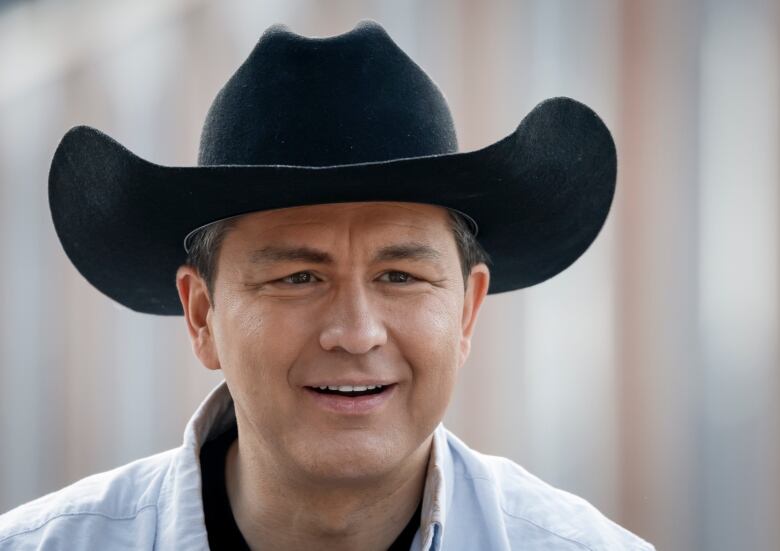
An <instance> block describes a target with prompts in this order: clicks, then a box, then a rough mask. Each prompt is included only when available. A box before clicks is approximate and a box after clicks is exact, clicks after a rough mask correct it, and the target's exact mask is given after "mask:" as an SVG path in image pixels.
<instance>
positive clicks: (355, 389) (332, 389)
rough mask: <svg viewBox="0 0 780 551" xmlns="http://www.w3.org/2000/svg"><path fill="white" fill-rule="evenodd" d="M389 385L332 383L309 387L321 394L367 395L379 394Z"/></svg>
mask: <svg viewBox="0 0 780 551" xmlns="http://www.w3.org/2000/svg"><path fill="white" fill-rule="evenodd" d="M387 386H389V385H365V386H363V385H354V386H353V385H338V386H336V385H333V386H317V387H310V388H313V389H314V390H315V391H316V392H320V393H322V394H336V395H339V396H367V395H370V394H379V393H380V392H382V391H383V390H384V389H385V388H386V387H387Z"/></svg>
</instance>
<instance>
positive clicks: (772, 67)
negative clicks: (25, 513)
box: [0, 0, 780, 550]
mask: <svg viewBox="0 0 780 551" xmlns="http://www.w3.org/2000/svg"><path fill="white" fill-rule="evenodd" d="M364 18H371V19H376V20H377V21H379V22H381V23H382V24H383V25H384V26H385V28H386V29H387V30H388V31H389V33H390V34H391V36H393V38H394V39H395V40H396V41H397V42H398V44H399V45H400V46H401V47H402V48H403V49H404V50H405V51H406V52H407V53H408V54H409V55H411V57H412V58H413V59H415V60H416V61H417V62H418V63H419V64H420V65H421V66H422V67H423V68H424V69H425V70H426V71H427V72H428V73H429V74H430V75H431V77H432V78H433V79H434V80H435V81H436V82H437V83H438V84H439V86H440V87H441V88H442V90H443V91H444V93H445V95H446V97H447V99H448V101H449V103H450V107H451V109H452V112H453V115H454V118H455V122H456V127H457V130H458V135H459V139H460V144H461V149H462V150H471V149H477V148H480V147H482V146H485V145H488V144H491V143H493V142H494V141H496V140H498V139H500V138H502V137H503V136H505V135H506V134H509V133H510V132H512V131H513V130H514V128H515V127H516V126H517V124H518V123H519V122H520V121H521V119H522V118H523V116H524V115H525V114H526V113H527V112H528V111H529V110H530V109H531V108H533V106H534V105H535V104H536V103H538V102H539V101H541V100H543V99H545V98H547V97H550V96H557V95H566V96H571V97H573V98H576V99H578V100H580V101H583V102H585V103H586V104H588V105H590V106H591V107H593V108H594V109H595V110H596V112H598V113H599V114H600V116H601V117H602V118H603V119H604V120H605V121H606V123H607V125H608V126H609V128H610V129H612V131H613V134H614V137H615V140H616V142H617V148H618V187H617V194H616V197H615V202H614V204H613V209H612V211H611V213H610V216H609V218H608V220H607V223H606V226H605V227H604V230H603V231H602V233H601V234H600V235H599V237H598V239H597V240H596V242H595V243H594V244H593V246H592V247H591V248H590V249H589V250H588V252H587V253H586V254H585V255H584V256H583V257H582V258H580V259H579V260H578V261H577V262H576V263H575V264H574V265H572V267H571V268H569V269H568V270H567V271H565V272H564V273H562V274H561V275H559V276H557V277H555V278H553V279H551V280H549V281H547V282H545V283H542V284H540V285H538V286H536V287H532V288H530V289H526V290H522V291H516V292H512V293H505V294H500V295H495V296H491V297H489V298H488V299H487V302H486V304H485V306H484V308H483V311H482V314H481V317H480V321H479V324H478V326H477V330H476V335H475V340H474V346H473V351H472V355H471V358H470V359H469V361H468V363H467V365H466V368H465V370H464V371H463V372H462V375H461V379H460V380H459V383H458V388H457V392H456V396H455V397H454V400H453V403H452V405H451V408H450V410H449V412H448V415H447V418H446V419H445V423H446V424H447V425H448V426H449V428H450V429H452V430H453V431H454V432H455V433H456V434H458V435H460V436H461V437H462V438H463V439H464V440H465V441H466V442H467V443H468V444H470V445H471V446H472V447H474V448H476V449H478V450H481V451H483V452H487V453H491V454H499V455H505V456H508V457H510V458H512V459H513V460H515V461H517V462H518V463H520V464H521V465H523V466H524V467H525V468H527V469H528V470H530V471H531V472H532V473H534V474H536V475H537V476H539V477H541V478H542V479H544V480H546V481H548V482H550V483H551V484H553V485H555V486H558V487H560V488H563V489H565V490H568V491H570V492H573V493H575V494H579V495H581V496H583V497H584V498H586V499H588V500H589V501H590V502H591V503H593V504H594V505H595V506H596V507H598V508H599V509H600V510H602V511H603V512H604V513H605V514H606V515H608V516H609V517H611V518H612V519H613V520H615V521H616V522H618V523H620V524H622V525H624V526H625V527H627V528H628V529H630V530H632V531H634V532H636V533H637V534H639V535H640V536H642V537H644V538H645V539H647V540H649V541H651V542H652V543H654V544H656V546H657V547H658V548H659V549H680V550H687V549H707V550H721V549H722V550H733V549H751V550H752V549H777V542H778V541H780V348H779V346H778V342H779V341H780V338H778V337H779V336H780V224H779V221H780V216H778V215H779V214H780V186H779V185H778V182H779V178H778V177H779V176H780V173H779V172H780V161H778V153H780V149H779V146H780V7H779V6H778V3H777V2H776V1H770V0H742V1H740V2H734V1H729V0H712V1H706V0H691V1H685V2H680V1H678V0H656V1H653V2H639V1H629V0H626V1H618V0H592V1H587V2H585V1H581V0H571V1H564V0H536V1H532V0H526V1H509V0H503V1H487V0H480V1H479V2H477V1H468V0H446V1H445V0H437V1H432V0H426V1H418V2H415V1H413V0H393V1H392V2H391V1H366V0H363V1H360V2H358V1H323V0H266V1H263V2H259V1H249V0H220V1H219V2H217V1H205V0H155V1H138V0H134V1H130V0H127V1H122V0H99V1H98V0H69V1H67V2H66V1H56V0H48V1H46V0H27V1H25V0H17V1H4V2H3V1H0V512H3V511H6V510H8V509H10V508H12V507H13V506H15V505H18V504H20V503H22V502H24V501H27V500H29V499H32V498H34V497H37V496H39V495H42V494H44V493H47V492H50V491H52V490H55V489H58V488H60V487H62V486H63V485H66V484H69V483H71V482H73V481H75V480H77V479H79V478H81V477H83V476H86V475H88V474H91V473H94V472H97V471H101V470H106V469H109V468H112V467H114V466H118V465H120V464H123V463H125V462H127V461H130V460H133V459H136V458H139V457H142V456H145V455H149V454H152V453H155V452H158V451H161V450H163V449H167V448H171V447H174V446H177V445H178V444H179V443H180V441H181V436H182V431H183V428H184V425H185V423H186V421H187V419H188V418H189V416H190V415H191V414H192V412H193V411H194V409H195V407H196V406H197V404H198V403H199V402H200V401H201V399H202V398H203V397H204V396H205V394H206V393H207V392H208V391H209V390H210V389H211V388H212V387H213V386H214V385H215V384H216V383H217V382H218V380H219V379H220V376H219V374H214V373H211V372H208V371H207V370H206V369H205V368H203V367H202V366H200V364H199V363H198V362H197V360H196V359H195V357H194V356H193V354H192V352H191V349H190V343H189V339H188V338H187V335H186V330H185V325H184V321H183V319H182V318H165V317H156V316H149V315H142V314H137V313H134V312H131V311H129V310H126V309H123V308H122V307H120V306H118V305H116V304H114V303H112V302H111V301H110V300H109V299H107V298H106V297H104V296H103V295H101V294H100V293H99V292H97V291H96V290H94V289H93V288H92V287H90V285H89V284H88V283H87V282H86V281H85V280H84V279H83V278H82V277H81V276H80V275H79V274H78V273H77V272H76V270H75V269H74V268H73V267H72V265H71V264H70V262H69V261H68V259H67V258H66V257H65V255H64V253H63V252H62V250H61V247H60V245H59V242H58V240H57V237H56V235H55V233H54V229H53V226H52V223H51V218H50V214H49V207H48V201H47V174H48V170H49V163H50V161H51V156H52V153H53V151H54V149H55V147H56V146H57V143H58V142H59V139H60V138H61V137H62V135H63V134H64V133H65V132H66V131H67V130H68V129H69V128H70V127H71V126H73V125H76V124H89V125H92V126H95V127H97V128H99V129H101V130H103V131H104V132H106V133H108V134H109V135H111V136H112V137H114V138H115V139H117V140H119V141H120V142H121V143H123V144H124V145H126V146H127V147H128V148H129V149H130V150H132V151H133V152H135V153H136V154H138V155H140V156H141V157H144V158H146V159H148V160H151V161H154V162H157V163H160V164H168V165H192V164H195V160H196V154H197V146H198V139H199V133H200V128H201V124H202V122H203V120H204V117H205V114H206V111H207V109H208V107H209V105H210V103H211V101H212V99H213V97H214V96H215V94H216V93H217V91H218V90H219V88H220V87H221V86H222V84H223V83H224V82H225V81H226V79H227V78H228V77H229V76H230V75H231V74H232V73H233V71H235V69H236V68H237V67H238V65H239V64H240V63H241V62H242V61H243V60H244V58H245V57H246V56H247V55H248V54H249V52H250V51H251V49H252V47H253V46H254V44H255V42H256V41H257V39H258V37H259V36H260V34H261V33H262V32H263V30H264V29H265V28H266V27H268V26H269V25H271V24H273V23H277V22H282V23H286V24H287V25H289V26H290V27H291V28H292V30H293V31H295V32H298V33H300V34H304V35H308V36H329V35H333V34H339V33H342V32H345V31H348V30H350V29H351V28H352V27H353V26H354V25H355V24H356V23H357V22H358V21H359V20H361V19H364Z"/></svg>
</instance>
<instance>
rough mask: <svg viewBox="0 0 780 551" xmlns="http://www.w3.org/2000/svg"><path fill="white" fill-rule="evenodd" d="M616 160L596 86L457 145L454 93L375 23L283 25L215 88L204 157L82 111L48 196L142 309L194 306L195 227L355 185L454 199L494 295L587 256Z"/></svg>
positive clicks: (81, 261)
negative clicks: (591, 100)
mask: <svg viewBox="0 0 780 551" xmlns="http://www.w3.org/2000/svg"><path fill="white" fill-rule="evenodd" d="M615 177H616V153H615V145H614V142H613V140H612V137H611V135H610V133H609V130H608V129H607V127H606V126H605V125H604V123H603V122H602V121H601V119H600V118H599V117H598V116H597V115H596V114H595V113H594V112H593V111H592V110H591V109H590V108H589V107H587V106H585V105H583V104H582V103H580V102H577V101H575V100H573V99H570V98H565V97H559V98H551V99H548V100H545V101H543V102H541V103H540V104H538V105H537V106H536V107H534V109H533V110H531V112H529V113H528V114H527V115H526V116H525V118H524V119H523V120H522V121H521V122H520V124H519V125H518V126H517V128H516V130H515V131H514V132H512V133H511V134H509V135H508V136H506V137H505V138H503V139H501V140H499V141H497V142H495V143H493V144H492V145H489V146H487V147H484V148H482V149H479V150H477V151H471V152H465V153H464V152H458V151H457V140H456V138H455V131H454V128H453V124H452V117H451V115H450V112H449V108H448V107H447V103H446V101H445V100H444V97H443V96H442V94H441V92H440V91H439V89H438V88H437V87H436V85H435V84H434V83H433V81H432V80H431V79H430V78H429V77H428V76H427V75H426V74H425V72H424V71H423V70H422V69H421V68H420V67H419V66H418V65H417V64H415V63H414V62H413V61H412V60H411V59H410V58H409V57H408V56H407V55H406V54H405V53H404V52H403V51H402V50H401V49H400V48H399V47H398V46H397V45H396V44H395V43H394V42H393V40H392V39H391V38H390V37H389V36H388V35H387V33H386V32H385V31H384V29H382V28H381V26H379V25H378V24H377V23H374V22H363V23H361V24H359V25H358V26H357V27H355V28H354V29H353V30H352V31H350V32H348V33H345V34H342V35H339V36H335V37H330V38H324V39H323V38H306V37H303V36H299V35H296V34H294V33H292V32H291V31H289V29H287V28H286V27H283V26H273V27H271V28H270V29H268V31H266V32H265V33H264V34H263V35H262V36H261V37H260V40H259V41H258V43H257V45H256V47H255V48H254V49H253V51H252V52H251V54H250V55H249V57H248V58H247V60H246V61H245V62H244V63H243V64H242V65H241V66H240V67H239V69H238V70H237V71H236V73H235V74H234V75H233V76H232V77H231V78H230V79H229V81H228V82H227V83H226V84H225V86H224V87H223V88H222V89H221V90H220V92H219V93H218V95H217V97H216V99H215V100H214V102H213V104H212V106H211V108H210V110H209V112H208V115H207V117H206V121H205V123H204V126H203V131H202V134H201V143H200V152H199V156H198V164H197V165H196V166H188V167H172V166H162V165H158V164H155V163H151V162H149V161H146V160H144V159H142V158H140V157H138V156H137V155H135V154H133V153H132V152H130V151H128V150H127V149H126V148H125V147H123V146H122V145H121V144H119V143H118V142H116V141H115V140H113V139H112V138H110V137H109V136H107V135H106V134H104V133H102V132H100V131H99V130H96V129H94V128H91V127H89V126H77V127H74V128H72V129H71V130H69V131H68V132H67V133H66V134H65V136H64V137H63V138H62V140H61V141H60V144H59V145H58V147H57V149H56V151H55V153H54V158H53V159H52V164H51V169H50V172H49V204H50V208H51V213H52V220H53V223H54V227H55V230H56V232H57V235H58V237H59V238H60V241H61V243H62V246H63V248H64V250H65V252H66V254H67V255H68V257H69V258H70V260H71V261H72V262H73V264H74V266H75V267H76V268H77V269H78V270H79V272H80V273H81V274H82V275H83V276H84V277H85V278H86V279H87V280H88V281H89V282H90V283H92V285H94V286H95V287H96V288H97V289H98V290H100V291H101V292H103V293H104V294H106V295H107V296H109V297H111V298H112V299H114V300H116V301H117V302H119V303H120V304H123V305H125V306H127V307H128V308H131V309H133V310H136V311H139V312H146V313H153V314H163V315H180V314H181V313H182V309H181V304H180V303H179V298H178V294H177V292H176V287H175V275H176V271H177V269H178V267H179V266H180V265H181V264H183V263H184V262H185V261H186V255H187V253H186V250H185V247H184V246H183V243H185V240H186V237H187V236H188V235H190V234H191V233H192V232H193V230H196V229H197V228H200V227H202V226H204V225H207V224H210V223H213V222H215V221H217V220H222V219H225V218H229V217H232V216H237V215H240V214H243V213H249V212H256V211H261V210H269V209H277V208H287V207H294V206H302V205H310V204H322V203H339V202H346V201H401V202H404V201H406V202H417V203H428V204H433V205H440V206H443V207H447V208H450V209H453V210H456V211H458V212H460V213H463V214H465V215H466V217H467V219H468V220H469V221H470V222H471V223H472V226H473V229H474V232H475V233H476V231H477V226H478V228H479V233H478V239H479V241H480V244H481V245H482V246H483V248H484V249H485V250H486V251H487V253H488V254H489V256H490V258H491V259H492V266H491V281H490V289H489V293H490V294H495V293H501V292H504V291H510V290H513V289H520V288H524V287H528V286H531V285H535V284H537V283H540V282H542V281H545V280H546V279H548V278H550V277H552V276H554V275H556V274H557V273H559V272H561V271H562V270H564V269H566V268H567V267H568V266H569V265H571V264H572V263H573V262H574V261H575V260H576V259H577V258H578V257H580V255H582V253H583V252H584V251H585V250H586V249H587V248H588V247H589V246H590V244H591V243H592V242H593V240H594V239H595V238H596V236H597V235H598V233H599V231H600V229H601V227H602V226H603V224H604V221H605V219H606V217H607V213H608V212H609V208H610V205H611V202H612V198H613V195H614V189H615Z"/></svg>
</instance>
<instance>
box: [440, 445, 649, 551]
mask: <svg viewBox="0 0 780 551" xmlns="http://www.w3.org/2000/svg"><path fill="white" fill-rule="evenodd" d="M448 442H449V448H450V451H451V453H452V458H453V477H454V485H455V486H457V485H458V484H461V485H463V486H466V487H468V488H469V489H470V491H472V492H474V494H475V496H474V499H476V500H478V501H479V502H480V507H481V508H482V509H483V510H484V509H485V508H487V509H490V508H493V511H492V514H493V515H494V518H500V519H501V525H500V526H496V527H495V528H496V529H499V530H501V531H503V532H504V533H505V536H506V539H507V540H509V542H510V548H513V547H514V545H513V544H516V543H519V542H520V541H523V542H524V548H525V545H526V544H528V543H530V542H538V548H539V549H546V548H550V547H551V546H554V548H556V549H559V548H561V549H572V550H583V551H584V550H591V551H596V550H607V549H609V550H616V549H620V550H652V549H654V547H653V546H652V545H651V544H649V543H648V542H646V541H645V540H643V539H642V538H640V537H638V536H636V535H635V534H633V533H631V532H629V531H628V530H626V529H625V528H623V527H621V526H620V525H618V524H616V523H615V522H613V521H612V520H610V519H609V518H607V517H606V516H605V515H603V514H602V513H601V512H600V511H598V509H596V508H595V507H594V506H593V505H591V504H590V503H588V502H587V501H586V500H585V499H583V498H581V497H578V496H576V495H574V494H571V493H569V492H566V491H564V490H560V489H558V488H555V487H554V486H551V485H550V484H548V483H546V482H544V481H543V480H541V479H539V478H538V477H536V476H534V475H532V474H531V473H529V472H528V471H527V470H525V469H524V468H523V467H521V466H520V465H518V464H517V463H515V462H513V461H511V460H510V459H507V458H505V457H499V456H493V455H487V454H483V453H480V452H477V451H475V450H472V449H471V448H469V447H468V446H467V445H466V444H464V443H463V442H462V441H461V440H460V439H458V438H457V437H456V436H455V435H453V434H452V433H450V432H449V431H448ZM490 513H491V512H490V511H486V515H488V514H490ZM530 547H531V548H536V547H534V546H533V545H531V546H530Z"/></svg>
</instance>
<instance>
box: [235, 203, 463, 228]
mask: <svg viewBox="0 0 780 551" xmlns="http://www.w3.org/2000/svg"><path fill="white" fill-rule="evenodd" d="M447 219H448V217H447V210H446V208H444V207H441V206H438V205H429V204H424V203H400V202H360V203H328V204H317V205H305V206H299V207H289V208H284V209H274V210H267V211H260V212H252V213H248V214H245V215H243V216H241V217H239V220H238V224H239V225H240V226H243V227H247V228H252V227H256V228H263V229H273V230H279V231H283V230H284V229H291V228H295V227H297V226H300V227H302V228H305V227H306V226H324V227H328V226H336V225H339V224H344V223H348V222H352V223H359V224H363V225H364V226H367V227H377V228H379V227H381V226H406V227H409V228H412V229H418V230H421V231H428V230H434V229H441V228H443V227H446V223H447Z"/></svg>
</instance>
